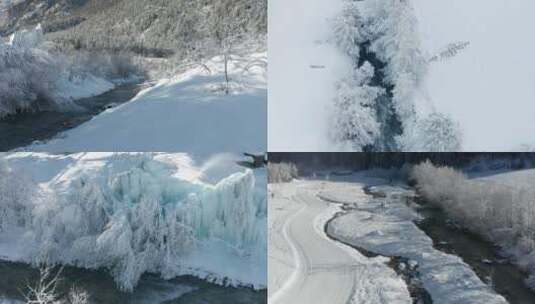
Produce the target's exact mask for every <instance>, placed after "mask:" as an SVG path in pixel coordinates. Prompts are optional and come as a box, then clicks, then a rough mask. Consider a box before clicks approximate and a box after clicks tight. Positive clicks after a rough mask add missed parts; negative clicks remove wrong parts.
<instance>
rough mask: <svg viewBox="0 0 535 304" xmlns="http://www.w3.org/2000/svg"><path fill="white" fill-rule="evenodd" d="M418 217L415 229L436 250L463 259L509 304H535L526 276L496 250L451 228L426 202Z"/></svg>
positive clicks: (534, 295)
mask: <svg viewBox="0 0 535 304" xmlns="http://www.w3.org/2000/svg"><path fill="white" fill-rule="evenodd" d="M418 203H419V204H420V205H421V206H422V208H420V209H419V213H420V214H422V215H423V216H424V219H423V220H422V221H419V222H418V223H417V224H418V227H419V228H420V229H422V230H423V231H424V232H425V233H426V234H427V235H428V236H429V237H431V239H433V243H434V246H435V248H436V249H438V250H440V251H443V252H446V253H449V254H454V255H457V256H459V257H461V258H462V259H463V261H464V262H466V263H467V264H468V265H470V267H472V269H474V271H475V272H476V274H477V275H478V276H479V278H480V279H481V280H483V281H485V282H486V283H487V284H489V285H492V286H493V288H494V290H496V291H497V292H498V293H500V294H501V295H503V296H504V297H505V298H506V299H507V300H508V301H509V303H511V304H530V303H535V292H533V291H532V290H530V289H529V288H527V287H526V285H525V284H524V280H525V279H526V277H527V276H526V274H525V273H523V272H522V271H521V270H519V269H518V267H516V266H515V265H513V264H511V263H509V262H507V261H506V260H505V259H504V258H503V257H502V256H500V249H499V247H496V246H494V245H493V244H492V243H489V242H487V241H485V240H483V239H482V238H480V237H478V236H477V235H474V234H472V233H470V232H469V231H466V230H464V229H460V228H458V227H456V226H454V225H453V224H452V223H451V222H450V221H449V220H448V218H447V216H446V215H445V214H444V212H443V211H442V210H440V209H438V208H434V207H430V206H429V205H428V204H426V202H425V201H418Z"/></svg>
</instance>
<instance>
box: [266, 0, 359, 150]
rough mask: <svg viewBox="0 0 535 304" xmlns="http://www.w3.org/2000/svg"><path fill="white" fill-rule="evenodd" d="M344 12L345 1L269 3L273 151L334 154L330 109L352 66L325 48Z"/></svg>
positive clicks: (270, 138) (332, 48)
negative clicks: (337, 84) (339, 84)
mask: <svg viewBox="0 0 535 304" xmlns="http://www.w3.org/2000/svg"><path fill="white" fill-rule="evenodd" d="M341 6H342V1H341V0H315V1H310V0H293V1H285V0H273V1H269V33H270V35H269V38H268V47H269V61H270V62H269V72H268V73H269V91H268V96H269V104H268V116H269V117H268V126H269V134H268V146H269V150H270V151H329V150H332V149H333V147H332V145H331V144H330V142H329V140H328V138H327V135H328V134H327V128H328V115H327V113H328V107H329V105H330V104H331V103H332V99H333V96H334V93H335V87H334V83H335V82H336V81H337V80H339V79H340V78H341V77H343V76H344V75H346V74H347V73H348V72H349V70H350V66H351V65H350V63H349V59H348V58H345V56H344V55H343V54H342V53H341V52H340V51H338V50H337V48H336V47H335V46H334V45H332V44H329V43H328V42H327V40H328V39H329V38H330V35H331V25H330V21H329V20H330V19H332V18H333V17H335V16H337V14H338V13H339V11H340V9H341ZM311 66H318V67H320V68H313V67H311ZM296 119H298V120H299V123H298V124H296V123H295V122H296ZM310 130H314V132H310Z"/></svg>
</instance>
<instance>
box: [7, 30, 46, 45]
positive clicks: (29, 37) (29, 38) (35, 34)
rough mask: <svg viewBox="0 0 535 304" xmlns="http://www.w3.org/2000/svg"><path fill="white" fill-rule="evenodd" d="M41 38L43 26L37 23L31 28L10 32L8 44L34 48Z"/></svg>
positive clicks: (42, 37)
mask: <svg viewBox="0 0 535 304" xmlns="http://www.w3.org/2000/svg"><path fill="white" fill-rule="evenodd" d="M43 40H44V34H43V28H42V27H41V24H38V25H37V26H36V27H35V28H34V29H33V30H22V31H19V32H15V33H13V34H11V36H10V38H9V44H10V45H11V46H13V47H17V48H34V47H36V46H38V45H39V44H41V43H42V42H43Z"/></svg>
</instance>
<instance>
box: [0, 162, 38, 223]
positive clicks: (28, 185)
mask: <svg viewBox="0 0 535 304" xmlns="http://www.w3.org/2000/svg"><path fill="white" fill-rule="evenodd" d="M36 186H37V185H36V184H35V183H34V182H33V181H32V180H31V179H30V178H29V177H28V176H26V175H24V174H23V173H21V172H14V171H12V170H11V169H10V168H9V167H8V166H7V164H6V163H5V161H2V160H0V232H1V231H3V230H7V229H9V228H12V227H27V226H29V225H30V224H31V211H32V207H33V203H34V201H35V200H36V199H37V192H36Z"/></svg>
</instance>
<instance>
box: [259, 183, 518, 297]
mask: <svg viewBox="0 0 535 304" xmlns="http://www.w3.org/2000/svg"><path fill="white" fill-rule="evenodd" d="M373 176H374V175H373V174H371V175H369V176H368V175H367V173H358V174H353V175H346V176H334V175H331V177H330V181H304V180H303V181H293V182H291V183H287V184H270V185H268V188H269V192H268V193H269V197H270V199H269V205H268V206H269V207H268V209H269V212H270V218H269V222H268V223H269V224H268V227H269V248H270V252H269V279H268V286H269V289H268V293H269V299H270V301H272V302H273V303H277V301H279V300H280V301H283V299H284V300H288V299H291V301H292V302H293V303H294V302H295V303H300V301H304V302H303V303H305V302H306V299H308V298H307V297H310V299H314V301H315V302H316V303H336V301H338V300H339V301H340V303H347V302H348V301H349V302H351V303H382V302H385V301H386V302H388V303H411V302H412V299H411V295H412V293H411V294H409V290H412V288H414V286H412V284H414V282H419V283H418V285H419V286H421V288H423V289H424V290H425V292H427V293H428V294H429V295H430V296H431V298H432V300H433V303H474V302H477V303H479V302H486V303H507V302H506V300H505V299H504V298H503V297H502V296H500V295H499V294H497V293H496V292H495V291H493V290H492V289H491V288H490V287H489V286H487V285H486V284H485V283H483V282H482V281H481V280H480V279H479V278H478V276H477V275H476V274H475V272H474V271H473V270H472V269H471V268H470V266H469V265H467V264H466V263H464V262H463V261H462V259H461V258H459V257H457V256H454V255H450V254H446V253H443V252H441V251H438V250H436V249H434V248H433V241H432V240H431V239H430V238H429V237H428V236H427V235H426V234H425V233H424V232H423V231H421V230H420V229H419V228H418V227H417V226H416V225H415V224H414V222H413V221H414V220H416V219H417V218H418V215H417V213H416V212H415V211H414V210H413V209H411V208H410V207H409V206H407V205H406V199H405V198H404V197H405V196H406V195H413V193H412V191H408V190H403V189H401V188H398V187H384V186H377V187H375V188H372V191H376V192H380V193H382V194H383V195H382V196H385V197H384V198H376V199H374V198H372V197H371V196H370V195H367V194H366V193H365V191H364V186H365V185H370V184H371V185H381V184H385V183H386V182H387V181H385V180H383V179H380V178H375V177H373ZM343 206H345V207H343ZM344 210H346V211H344ZM327 223H328V225H327V226H326V230H325V231H326V232H327V233H328V234H329V235H330V236H332V237H333V238H334V239H336V240H340V241H342V242H344V243H346V244H349V245H351V246H353V247H349V246H347V245H344V244H342V243H340V242H337V241H335V240H333V239H331V238H329V237H328V236H327V235H326V234H325V232H324V230H323V229H324V226H325V225H326V224H327ZM355 248H357V249H355ZM358 249H362V250H365V252H362V253H361V252H359V251H358ZM366 253H373V254H377V255H379V256H378V257H372V256H373V255H371V256H370V257H366V256H365V255H363V254H366ZM339 255H340V256H339ZM389 257H401V258H403V259H405V260H406V262H403V261H402V262H399V261H398V262H396V263H397V264H399V265H397V264H396V263H392V261H393V259H392V258H389ZM331 259H336V262H335V260H332V261H331ZM392 265H397V266H395V267H405V268H409V267H410V268H411V269H412V270H411V272H414V273H415V274H416V277H415V278H412V279H411V280H412V281H411V282H410V284H411V286H408V285H407V284H409V283H408V282H407V281H405V280H404V279H402V278H401V276H400V275H399V274H396V272H395V271H394V269H393V268H391V267H394V266H392ZM342 270H343V271H342ZM395 270H396V271H404V270H403V269H397V268H396V269H395ZM353 275H354V276H355V278H353V277H352V276H353ZM337 278H339V279H340V280H343V283H342V281H340V282H338V281H337ZM359 278H360V279H359ZM415 280H416V281H415ZM333 282H334V283H333ZM336 282H338V283H336ZM331 283H332V284H334V286H336V287H334V286H333V287H332V289H331V288H325V286H326V284H331ZM318 286H322V288H318ZM326 290H334V291H333V293H334V292H336V294H337V295H336V297H335V295H334V294H333V293H330V292H326ZM333 301H334V302H333Z"/></svg>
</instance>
